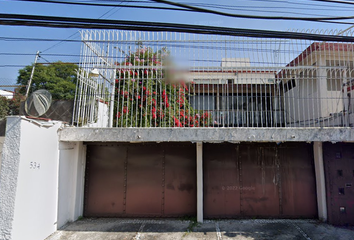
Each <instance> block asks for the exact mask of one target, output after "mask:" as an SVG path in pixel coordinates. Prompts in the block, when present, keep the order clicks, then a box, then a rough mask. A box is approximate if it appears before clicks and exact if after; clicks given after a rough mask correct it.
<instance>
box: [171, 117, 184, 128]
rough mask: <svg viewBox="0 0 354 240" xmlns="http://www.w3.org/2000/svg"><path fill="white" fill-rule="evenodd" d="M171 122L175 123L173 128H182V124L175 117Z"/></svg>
mask: <svg viewBox="0 0 354 240" xmlns="http://www.w3.org/2000/svg"><path fill="white" fill-rule="evenodd" d="M173 120H174V121H175V127H183V125H182V123H181V122H180V121H179V120H178V119H177V118H176V117H175V116H173Z"/></svg>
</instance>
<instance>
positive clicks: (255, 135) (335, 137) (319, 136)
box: [59, 127, 354, 143]
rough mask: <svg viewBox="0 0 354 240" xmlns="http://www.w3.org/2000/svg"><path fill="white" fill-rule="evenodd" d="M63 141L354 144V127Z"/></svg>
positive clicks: (189, 131) (98, 135) (96, 133)
mask: <svg viewBox="0 0 354 240" xmlns="http://www.w3.org/2000/svg"><path fill="white" fill-rule="evenodd" d="M59 140H60V141H81V142H211V143H212V142H214V143H217V142H231V143H232V142H314V141H317V142H328V141H329V142H353V141H354V128H277V129H272V128H75V127H67V128H63V129H61V130H60V131H59Z"/></svg>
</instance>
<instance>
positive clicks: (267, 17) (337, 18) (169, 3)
mask: <svg viewBox="0 0 354 240" xmlns="http://www.w3.org/2000/svg"><path fill="white" fill-rule="evenodd" d="M150 1H153V2H157V3H164V4H168V5H172V6H177V7H182V8H186V9H190V10H193V11H194V12H200V13H211V14H216V15H221V16H226V17H236V18H250V19H271V20H301V21H333V20H348V19H353V18H354V16H347V17H327V18H305V17H284V16H256V15H243V14H234V13H225V12H220V11H215V10H211V9H206V8H200V7H195V6H191V5H187V4H182V3H177V2H171V1H166V0H150Z"/></svg>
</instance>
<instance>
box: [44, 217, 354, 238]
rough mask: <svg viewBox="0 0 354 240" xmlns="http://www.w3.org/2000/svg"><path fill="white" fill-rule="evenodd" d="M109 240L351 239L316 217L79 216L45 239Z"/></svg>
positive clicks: (347, 232) (349, 232)
mask: <svg viewBox="0 0 354 240" xmlns="http://www.w3.org/2000/svg"><path fill="white" fill-rule="evenodd" d="M91 239H95V240H101V239H102V240H113V239H134V240H138V239H141V240H143V239H149V240H150V239H161V240H165V239H186V240H189V239H216V240H221V239H237V240H246V239H247V240H253V239H257V240H258V239H269V240H275V239H279V240H280V239H281V240H286V239H298V240H320V239H321V240H324V239H328V240H337V239H345V240H350V239H354V229H353V228H352V229H345V228H337V227H333V226H331V225H328V224H324V223H320V222H318V221H316V220H258V219H257V220H221V221H205V222H204V223H203V224H198V223H196V222H194V221H182V220H132V219H114V218H100V219H83V220H79V221H76V222H74V223H71V224H69V225H67V226H66V227H64V228H63V229H62V230H60V231H57V232H55V233H54V234H53V235H52V236H50V237H49V238H47V240H91Z"/></svg>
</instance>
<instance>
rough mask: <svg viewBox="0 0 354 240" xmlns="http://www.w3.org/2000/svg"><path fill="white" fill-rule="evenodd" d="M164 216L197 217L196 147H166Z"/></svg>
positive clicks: (181, 145) (175, 145)
mask: <svg viewBox="0 0 354 240" xmlns="http://www.w3.org/2000/svg"><path fill="white" fill-rule="evenodd" d="M164 155H165V163H164V166H165V168H164V171H165V174H164V176H165V179H164V185H165V188H164V191H165V192H164V197H165V198H164V215H165V216H171V217H172V216H173V217H177V216H195V215H196V209H197V203H196V198H197V186H196V161H195V158H196V153H195V145H194V144H192V143H190V144H174V145H167V146H166V147H164Z"/></svg>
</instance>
